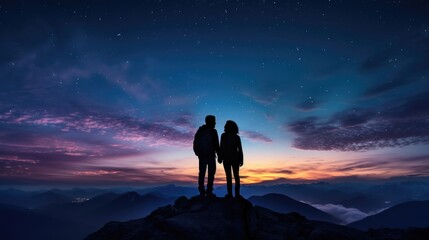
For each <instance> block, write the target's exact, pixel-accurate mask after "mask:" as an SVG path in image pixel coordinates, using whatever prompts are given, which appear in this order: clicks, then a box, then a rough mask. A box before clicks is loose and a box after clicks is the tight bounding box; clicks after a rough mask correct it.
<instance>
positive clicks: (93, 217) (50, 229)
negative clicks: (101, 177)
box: [0, 192, 173, 240]
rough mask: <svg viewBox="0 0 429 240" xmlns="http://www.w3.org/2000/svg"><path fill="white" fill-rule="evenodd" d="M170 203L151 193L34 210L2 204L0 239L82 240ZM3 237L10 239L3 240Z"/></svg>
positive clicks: (104, 196)
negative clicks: (110, 226) (100, 229)
mask: <svg viewBox="0 0 429 240" xmlns="http://www.w3.org/2000/svg"><path fill="white" fill-rule="evenodd" d="M35 196H37V197H36V198H34V196H32V197H31V198H32V199H37V200H38V199H43V200H47V198H49V197H52V199H50V200H53V199H61V200H62V199H63V198H61V197H59V196H61V195H58V194H57V193H52V192H47V193H46V194H43V193H42V194H41V195H35ZM38 196H43V197H40V198H39V197H38ZM171 202H173V199H168V198H161V197H158V196H155V195H153V194H146V195H140V194H138V193H136V192H127V193H124V194H121V195H119V194H116V193H104V194H102V195H99V196H97V197H94V198H92V199H90V200H88V201H84V202H70V201H69V202H67V203H58V202H57V203H53V204H50V205H44V206H42V207H38V208H35V209H27V208H23V207H18V206H12V205H6V204H1V205H0V222H1V223H2V226H1V228H0V236H2V239H16V240H19V239H82V238H83V237H85V236H86V235H87V234H89V233H90V232H92V231H95V230H96V229H98V228H100V227H101V226H103V224H105V223H106V222H109V221H125V220H130V219H135V218H141V217H144V216H146V215H148V214H149V213H150V212H152V211H153V210H154V209H156V208H157V207H159V206H164V205H167V204H169V203H171ZM23 224H25V225H23ZM4 226H7V227H4ZM23 226H25V227H23ZM24 229H25V231H23V230H24ZM3 236H11V237H10V238H3ZM32 236H35V237H32Z"/></svg>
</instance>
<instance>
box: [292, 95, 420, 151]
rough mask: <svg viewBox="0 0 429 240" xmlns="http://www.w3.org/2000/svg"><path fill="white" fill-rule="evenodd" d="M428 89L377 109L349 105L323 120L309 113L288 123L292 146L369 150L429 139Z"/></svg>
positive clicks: (405, 144)
mask: <svg viewBox="0 0 429 240" xmlns="http://www.w3.org/2000/svg"><path fill="white" fill-rule="evenodd" d="M427 102H429V92H423V93H421V94H418V95H415V96H413V97H410V98H408V99H405V101H404V102H403V103H402V104H394V103H387V104H386V106H382V107H381V108H380V111H378V110H377V109H349V110H345V111H342V112H339V113H336V114H334V115H333V116H332V117H331V118H329V119H327V120H323V119H320V118H317V117H307V118H304V119H300V120H297V121H295V122H292V123H289V124H287V126H286V129H287V130H289V131H291V132H292V133H294V134H295V135H296V138H295V139H294V142H293V147H296V148H299V149H307V150H338V151H366V150H371V149H378V148H385V147H400V146H407V145H413V144H428V143H429V122H428V121H427V119H429V110H428V108H427V106H425V103H427Z"/></svg>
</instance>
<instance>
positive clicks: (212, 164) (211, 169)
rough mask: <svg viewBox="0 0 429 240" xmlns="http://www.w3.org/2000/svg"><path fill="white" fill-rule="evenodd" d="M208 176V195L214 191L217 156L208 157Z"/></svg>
mask: <svg viewBox="0 0 429 240" xmlns="http://www.w3.org/2000/svg"><path fill="white" fill-rule="evenodd" d="M207 165H208V176H207V192H206V194H207V195H209V194H210V195H211V194H212V192H213V182H214V176H215V174H216V159H215V157H211V158H207Z"/></svg>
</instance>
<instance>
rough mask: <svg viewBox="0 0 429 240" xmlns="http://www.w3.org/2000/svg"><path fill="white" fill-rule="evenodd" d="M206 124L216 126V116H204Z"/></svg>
mask: <svg viewBox="0 0 429 240" xmlns="http://www.w3.org/2000/svg"><path fill="white" fill-rule="evenodd" d="M206 125H207V126H208V127H211V128H214V127H215V126H216V117H215V116H213V115H207V116H206Z"/></svg>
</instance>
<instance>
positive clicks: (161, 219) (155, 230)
mask: <svg viewBox="0 0 429 240" xmlns="http://www.w3.org/2000/svg"><path fill="white" fill-rule="evenodd" d="M86 239H87V240H101V239H112V240H113V239H118V240H119V239H124V240H125V239H127V240H137V239H225V240H226V239H315V240H316V239H320V240H322V239H338V240H341V239H350V240H352V239H356V240H358V239H359V240H364V239H370V238H369V237H368V236H367V234H366V233H364V232H361V231H358V230H355V229H352V228H348V227H344V226H339V225H335V224H331V223H326V222H320V221H310V220H307V219H306V218H305V217H303V216H301V215H299V214H298V213H289V214H280V213H276V212H273V211H271V210H268V209H266V208H262V207H258V206H253V205H252V204H251V203H250V202H249V201H247V200H245V199H242V198H240V199H232V198H231V199H228V198H216V197H215V198H203V199H201V198H198V197H193V198H191V199H187V198H186V197H180V198H178V199H177V200H176V201H175V203H174V205H168V206H165V207H161V208H158V209H157V210H155V211H153V212H152V213H151V214H150V215H149V216H147V217H145V218H142V219H137V220H132V221H128V222H110V223H108V224H106V225H105V226H104V227H103V228H101V229H100V230H98V231H97V232H95V233H93V234H91V235H89V236H88V237H87V238H86Z"/></svg>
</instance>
